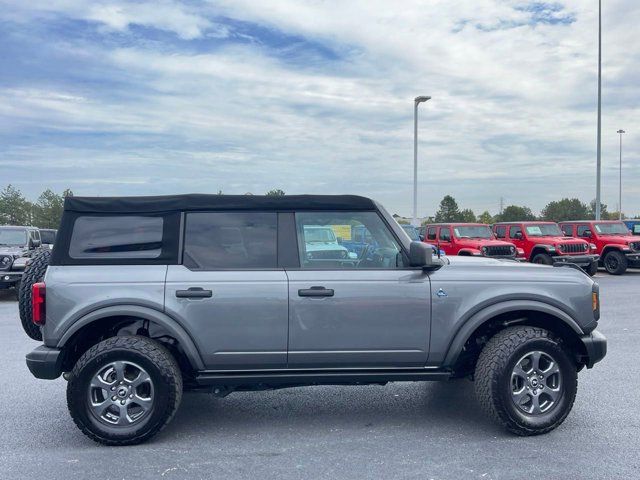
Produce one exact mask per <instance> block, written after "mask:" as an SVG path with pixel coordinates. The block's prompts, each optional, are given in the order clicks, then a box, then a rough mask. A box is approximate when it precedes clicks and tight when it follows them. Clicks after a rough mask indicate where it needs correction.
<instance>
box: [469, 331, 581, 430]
mask: <svg viewBox="0 0 640 480" xmlns="http://www.w3.org/2000/svg"><path fill="white" fill-rule="evenodd" d="M533 350H535V351H541V352H543V353H546V354H549V355H551V356H552V357H553V359H555V360H556V361H557V363H558V367H559V368H560V373H561V375H562V383H561V388H560V391H561V393H560V396H559V399H558V401H557V402H556V403H555V404H554V405H553V406H552V407H551V408H550V409H549V410H548V411H547V412H544V413H540V414H538V415H530V414H527V413H524V412H523V411H522V410H520V409H519V408H518V407H517V406H516V404H515V402H514V401H513V400H512V379H511V375H512V371H513V369H514V367H515V365H516V363H517V362H518V361H519V359H521V358H522V356H523V355H526V354H527V352H530V351H533ZM474 377H475V392H476V397H477V399H478V402H479V403H480V405H481V407H482V409H483V410H484V411H485V412H486V413H487V414H489V416H490V417H492V418H493V419H494V420H496V421H497V422H498V423H500V424H501V425H503V426H504V427H505V428H506V429H507V430H508V431H510V432H512V433H515V434H517V435H521V436H530V435H540V434H543V433H547V432H549V431H551V430H553V429H554V428H556V427H557V426H558V425H560V424H561V423H562V422H563V421H564V419H565V418H566V417H567V415H568V414H569V412H570V411H571V408H572V407H573V402H574V400H575V396H576V391H577V388H578V373H577V367H576V364H575V363H574V362H573V361H572V359H571V356H570V355H569V354H568V353H567V352H566V351H565V349H564V348H563V344H562V342H561V341H560V340H559V339H557V338H555V337H554V336H553V335H552V334H551V332H549V331H547V330H544V329H542V328H537V327H527V326H518V327H510V328H506V329H504V330H502V331H500V332H498V333H497V334H496V335H495V336H493V337H492V338H491V339H490V340H489V341H488V342H487V344H486V345H485V347H484V348H483V350H482V352H481V353H480V357H479V359H478V363H477V364H476V369H475V376H474Z"/></svg>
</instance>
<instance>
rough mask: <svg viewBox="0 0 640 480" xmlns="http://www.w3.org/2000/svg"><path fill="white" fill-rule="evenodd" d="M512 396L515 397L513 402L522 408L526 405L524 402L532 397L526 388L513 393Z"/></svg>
mask: <svg viewBox="0 0 640 480" xmlns="http://www.w3.org/2000/svg"><path fill="white" fill-rule="evenodd" d="M511 396H512V397H513V401H514V402H516V405H519V406H522V404H523V403H524V402H523V400H525V399H527V398H528V397H530V395H529V392H527V389H526V388H524V387H523V388H521V389H520V390H518V391H517V392H512V393H511Z"/></svg>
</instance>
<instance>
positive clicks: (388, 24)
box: [0, 0, 640, 214]
mask: <svg viewBox="0 0 640 480" xmlns="http://www.w3.org/2000/svg"><path fill="white" fill-rule="evenodd" d="M592 3H593V5H592ZM562 5H563V8H562V9H559V10H555V11H553V9H551V10H550V11H549V12H545V15H548V17H546V18H552V19H554V21H558V20H559V19H571V21H572V23H568V24H549V23H544V22H539V21H538V22H536V21H535V20H536V18H537V17H536V15H537V14H536V12H532V11H531V8H529V7H530V6H531V3H530V2H523V1H507V2H505V1H497V0H496V1H490V0H487V1H484V2H477V1H472V0H467V1H464V0H458V1H435V2H429V3H425V2H419V1H414V2H409V1H404V2H402V3H400V4H397V3H390V2H386V1H377V2H375V1H371V0H369V1H352V2H337V1H335V2H329V1H327V2H316V1H309V2H299V1H293V0H291V1H287V0H270V1H269V2H253V1H249V0H246V1H241V0H233V1H231V0H229V1H226V0H220V1H215V2H209V3H207V4H206V5H205V4H203V5H200V6H196V5H194V4H191V3H189V4H179V3H177V2H162V3H160V4H151V3H144V2H143V3H126V2H116V1H111V2H103V3H95V2H63V3H59V4H56V6H55V7H52V6H50V4H49V3H48V2H46V3H45V2H42V3H39V2H34V3H30V4H29V6H22V7H21V9H22V10H20V11H18V12H17V13H16V12H15V11H14V12H13V17H12V21H16V16H17V17H18V18H20V19H22V21H23V22H27V23H28V22H30V21H36V20H35V19H36V18H40V16H42V15H45V14H46V15H53V17H54V19H53V20H52V19H51V18H49V17H47V20H46V21H47V22H55V21H57V20H56V19H59V18H60V17H63V18H65V17H66V18H74V19H84V20H87V21H91V22H96V23H97V24H99V25H100V28H102V29H107V31H114V32H121V33H125V34H126V32H128V31H130V29H131V27H132V26H133V25H140V26H146V27H150V28H155V29H158V30H162V31H166V32H171V33H173V34H175V36H176V39H182V40H183V41H184V40H189V39H206V38H209V37H210V36H212V35H213V36H221V37H228V38H229V40H232V39H234V38H242V39H243V41H238V42H236V41H228V42H226V43H222V44H220V45H216V46H215V48H211V49H210V50H208V49H205V50H202V49H201V48H200V49H189V48H182V46H181V45H177V44H176V45H174V44H171V43H170V42H169V43H168V41H167V40H163V41H161V42H159V41H145V39H144V38H143V39H140V38H139V37H135V38H134V37H132V39H131V41H130V42H128V45H122V44H117V45H114V44H112V43H109V42H102V41H101V40H100V38H99V36H98V38H95V39H91V41H90V42H89V43H88V44H79V43H78V41H77V40H74V39H71V38H69V39H66V40H65V42H63V43H62V45H61V48H65V49H67V50H66V51H68V52H70V53H69V55H70V56H71V57H74V55H75V53H74V52H73V48H76V47H77V48H83V49H84V50H85V52H84V55H85V56H89V57H90V58H91V59H92V60H91V62H90V63H89V64H90V65H94V66H96V68H99V69H100V71H101V72H107V75H108V78H107V79H106V80H113V81H114V82H116V83H117V84H118V86H116V87H113V88H114V91H110V90H107V91H105V90H103V89H101V88H100V87H99V86H98V87H87V86H86V85H84V84H82V82H78V81H67V82H62V83H60V82H54V81H53V80H52V81H51V82H50V84H47V82H44V85H43V84H42V83H41V84H39V85H38V86H31V85H29V82H28V81H25V82H24V85H11V86H10V87H8V88H4V89H3V90H0V121H3V123H4V120H3V119H6V118H11V119H12V122H6V123H7V124H6V125H3V124H0V131H1V130H4V131H5V132H11V131H17V130H20V131H25V130H27V131H28V130H29V129H35V128H36V126H40V127H47V128H51V129H55V130H59V131H65V132H68V134H69V135H70V136H74V135H76V134H77V133H78V132H94V133H97V134H99V135H100V136H101V137H103V138H102V139H101V143H99V144H97V145H95V146H93V149H91V146H88V145H82V146H79V147H77V148H75V149H74V148H69V146H68V145H64V144H60V143H59V142H58V143H56V141H53V140H51V139H49V138H48V139H47V140H46V145H43V144H41V143H39V142H34V144H33V146H32V148H31V149H30V150H28V151H25V150H24V148H23V147H24V146H23V145H21V146H19V148H18V146H10V147H9V148H8V149H7V151H6V152H5V153H4V154H3V156H2V157H3V158H4V160H2V159H0V168H3V164H5V165H9V163H11V166H12V168H14V167H15V165H16V163H19V162H18V160H23V161H24V160H27V159H28V161H29V162H37V161H38V158H41V159H42V160H45V159H46V156H47V155H55V156H56V158H61V157H62V156H64V157H65V158H67V159H69V160H68V162H71V163H72V164H73V165H74V166H78V165H86V167H87V168H89V169H92V171H93V172H99V174H100V175H94V174H90V175H89V176H88V178H102V177H104V176H108V175H112V177H113V178H115V179H117V178H119V177H118V176H119V175H123V177H125V176H126V178H128V180H127V181H128V182H129V183H128V184H126V185H123V186H122V188H120V189H119V188H118V185H117V183H116V184H113V183H111V179H106V180H105V179H104V178H103V181H102V182H95V185H94V184H92V183H91V182H90V181H86V179H83V180H82V181H81V179H80V178H79V177H77V176H76V175H75V174H74V172H73V169H71V168H67V167H66V165H67V163H68V162H65V161H61V165H60V168H58V167H55V166H51V165H50V164H49V166H48V167H47V168H52V169H53V170H55V171H56V174H57V175H67V176H68V177H67V178H65V180H68V181H69V182H70V183H71V184H72V186H73V183H74V182H76V183H77V184H78V186H79V189H80V191H81V192H82V193H91V191H92V190H91V189H92V188H95V189H96V190H97V191H98V192H99V193H101V194H106V193H110V192H111V193H113V192H115V193H126V192H128V191H129V190H128V189H129V187H128V186H127V185H130V182H139V183H140V185H141V188H140V190H139V192H140V193H145V192H148V193H162V192H166V193H172V192H174V191H192V190H201V191H217V190H218V189H219V188H222V189H223V190H225V191H228V192H229V193H243V192H245V191H254V192H258V193H259V192H262V191H266V190H268V189H269V188H272V187H280V188H283V189H284V190H285V191H287V192H290V193H294V192H295V193H303V192H333V193H345V192H353V193H361V194H367V195H371V196H373V197H375V198H378V199H379V200H381V201H383V203H385V204H387V205H388V206H389V209H390V210H393V211H398V212H400V213H405V214H406V213H408V212H409V205H410V199H411V193H410V185H411V177H410V174H411V171H412V165H411V162H412V133H413V131H412V98H413V97H414V96H415V95H418V94H429V95H432V97H433V99H432V100H431V101H430V102H428V103H426V104H423V105H421V106H420V122H421V124H420V135H421V142H420V162H421V174H420V209H421V211H423V212H424V213H433V211H434V210H435V208H436V207H437V202H438V201H439V200H440V198H441V197H442V196H443V195H444V194H446V193H451V194H453V195H454V196H455V197H456V198H458V200H459V202H460V203H461V204H462V205H463V206H464V207H471V208H473V209H474V210H476V211H481V210H484V209H489V210H491V211H493V212H495V211H496V210H497V206H498V201H499V197H500V196H504V197H506V200H507V202H508V203H509V202H515V203H520V204H527V205H529V206H531V207H533V208H534V210H539V209H541V208H542V207H543V206H544V204H545V203H546V202H548V201H550V200H553V199H556V198H558V197H561V196H578V197H580V198H582V199H583V200H585V201H588V200H590V199H591V198H593V196H594V193H593V191H594V183H595V179H594V171H595V89H596V83H595V82H596V76H595V75H596V70H595V67H596V63H595V62H596V50H595V49H596V47H597V43H596V42H597V37H596V33H597V32H596V27H597V23H596V22H597V11H595V10H594V8H595V3H594V2H584V1H578V0H575V1H568V2H562ZM639 16H640V8H638V7H637V6H636V4H635V2H631V1H630V0H627V1H622V0H619V1H618V2H607V4H606V9H605V14H604V29H605V36H604V39H605V42H604V79H605V80H604V85H603V86H604V94H605V95H604V106H605V108H604V114H603V134H604V137H603V141H604V143H603V164H604V174H605V178H604V181H605V183H604V190H603V192H604V200H605V202H608V203H609V204H610V208H613V207H614V204H615V199H616V198H617V191H616V190H615V188H616V187H615V186H616V185H617V184H616V181H615V168H616V165H617V163H616V155H617V136H616V135H615V130H617V128H620V126H622V127H626V129H627V131H628V132H630V135H629V139H625V142H626V145H627V147H626V151H627V152H628V156H627V158H629V161H628V163H627V167H626V168H627V170H626V171H627V172H628V173H629V175H637V174H638V173H640V167H638V168H636V167H633V166H632V165H633V163H632V159H633V158H634V155H636V153H635V152H637V147H638V145H640V142H637V141H636V140H634V139H633V136H632V135H631V132H632V131H633V128H632V126H633V120H634V119H635V118H637V116H638V113H639V105H638V96H637V93H636V88H635V85H636V84H637V82H638V80H640V79H639V78H638V77H639V75H638V73H637V70H636V69H635V65H636V64H637V62H638V60H640V58H639V57H640V51H639V48H638V45H637V42H635V31H636V29H637V27H636V26H635V25H637V22H638V20H640V18H639ZM224 18H230V19H233V20H234V22H245V23H241V24H240V25H249V27H246V28H247V29H248V31H241V32H236V31H234V29H236V28H240V27H238V24H234V23H230V24H224V23H225V21H224ZM538 20H539V19H538ZM251 25H259V26H261V28H263V29H266V32H271V33H272V34H273V35H275V36H278V35H288V36H289V37H290V38H291V39H293V40H291V41H292V42H295V41H296V40H295V39H298V40H297V41H299V42H301V43H302V44H303V47H302V48H306V49H307V50H303V51H302V53H301V54H300V57H296V58H295V60H294V61H292V60H291V59H290V58H288V57H287V56H286V55H284V53H283V52H284V50H283V49H284V48H285V47H279V46H274V45H269V44H268V41H266V40H264V39H262V38H260V35H265V33H264V31H263V32H260V31H251V28H250V26H251ZM98 35H99V34H98ZM234 36H235V37H234ZM251 37H253V41H250V42H247V41H244V39H246V38H251ZM79 45H81V47H79ZM315 45H317V46H322V48H326V49H329V50H332V51H333V52H335V54H336V56H337V59H332V58H328V59H324V58H322V55H320V57H318V58H314V59H313V61H312V57H313V55H314V54H313V52H312V50H313V47H314V46H315ZM618 45H624V46H625V48H615V47H616V46H618ZM287 53H288V51H287ZM74 58H75V57H74ZM305 60H307V61H305ZM83 62H86V60H83ZM26 80H28V79H26ZM123 85H124V86H123ZM126 85H130V87H131V91H130V92H127V88H126ZM104 88H112V87H109V86H108V84H107V86H105V87H104ZM109 138H111V139H112V140H111V141H110V142H109V140H108V139H109ZM50 142H53V143H54V144H53V145H52V144H51V143H50ZM106 145H109V146H111V148H110V149H106V150H103V149H105V148H106V147H105V146H106ZM89 157H90V158H91V161H90V162H87V163H83V159H86V158H89ZM110 163H111V164H113V165H116V166H118V168H113V169H111V172H110V170H109V168H108V166H109V164H110ZM176 163H178V164H184V165H189V170H188V171H184V170H180V169H176V168H175V165H176ZM636 163H637V162H636ZM133 164H136V165H139V166H140V168H138V167H137V166H136V167H135V168H134V167H129V171H128V172H127V175H124V174H122V170H121V167H122V166H125V165H133ZM56 169H57V170H56ZM14 171H15V170H14ZM165 176H166V178H165ZM3 177H4V175H3ZM25 177H26V175H23V176H22V178H25ZM61 181H62V180H61ZM14 183H18V184H19V182H14ZM629 183H631V182H629ZM92 185H93V186H92ZM25 188H26V187H25ZM34 188H35V187H34ZM628 196H629V198H627V199H625V201H624V202H625V204H626V205H629V206H630V205H634V202H635V205H638V211H640V191H636V190H635V189H633V190H632V189H631V188H630V189H629V190H628ZM630 213H631V212H630ZM634 213H635V211H634Z"/></svg>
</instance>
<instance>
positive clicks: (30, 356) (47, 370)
mask: <svg viewBox="0 0 640 480" xmlns="http://www.w3.org/2000/svg"><path fill="white" fill-rule="evenodd" d="M27 367H29V370H30V371H31V373H32V374H33V376H34V377H36V378H42V379H44V380H53V379H55V378H58V377H59V376H60V374H62V350H59V349H57V348H50V347H45V346H44V345H40V346H39V347H37V348H36V349H35V350H32V351H31V352H29V353H27Z"/></svg>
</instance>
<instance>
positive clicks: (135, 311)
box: [56, 305, 204, 370]
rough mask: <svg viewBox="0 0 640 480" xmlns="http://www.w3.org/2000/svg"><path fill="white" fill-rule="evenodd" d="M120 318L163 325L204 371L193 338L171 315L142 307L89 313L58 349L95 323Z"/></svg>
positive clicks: (192, 361)
mask: <svg viewBox="0 0 640 480" xmlns="http://www.w3.org/2000/svg"><path fill="white" fill-rule="evenodd" d="M119 316H126V317H138V318H142V319H144V320H149V321H150V322H155V323H157V324H158V325H161V326H162V327H163V328H165V329H166V330H167V331H168V332H169V333H170V334H171V336H173V337H174V338H175V339H176V340H177V341H178V342H179V343H180V347H181V348H182V349H183V350H184V353H185V354H186V356H187V358H188V359H189V362H190V363H191V366H192V367H193V368H194V369H195V370H204V362H203V361H202V356H201V355H200V352H199V351H198V348H197V347H196V344H195V342H194V341H193V338H191V336H190V335H189V334H188V333H187V331H186V330H185V329H184V328H183V327H182V326H181V325H180V324H179V323H178V322H177V321H176V320H175V319H173V318H172V317H170V316H169V315H167V314H165V313H163V312H160V311H158V310H155V309H153V308H149V307H143V306H140V305H112V306H108V307H102V308H99V309H97V310H94V311H92V312H89V313H87V314H85V315H83V316H82V317H80V318H79V319H77V320H76V321H75V322H74V323H73V325H72V326H71V327H70V328H69V329H68V330H67V331H66V332H65V333H64V335H63V336H62V338H60V340H59V341H58V344H57V345H56V346H57V348H64V345H65V344H66V343H67V342H68V341H69V339H71V338H72V337H73V335H74V334H75V333H77V332H79V331H80V330H81V329H82V328H84V327H86V326H87V325H89V324H91V323H93V322H96V321H98V320H101V319H103V318H108V317H119Z"/></svg>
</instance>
